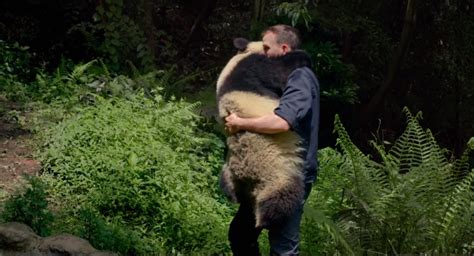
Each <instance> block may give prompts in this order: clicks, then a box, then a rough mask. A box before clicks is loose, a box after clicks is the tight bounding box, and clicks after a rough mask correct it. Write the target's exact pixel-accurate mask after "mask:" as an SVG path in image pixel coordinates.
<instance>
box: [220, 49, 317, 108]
mask: <svg viewBox="0 0 474 256" xmlns="http://www.w3.org/2000/svg"><path fill="white" fill-rule="evenodd" d="M304 66H311V60H310V58H309V56H308V55H307V54H306V53H305V52H304V51H300V50H295V51H292V52H289V53H287V54H285V55H283V56H279V57H270V58H269V57H266V56H265V55H262V54H258V53H254V54H251V55H249V56H248V57H246V58H245V59H243V60H242V61H240V62H239V63H238V64H237V66H236V67H235V69H234V70H233V71H232V73H231V74H229V75H228V76H227V78H226V79H225V83H224V85H223V86H222V87H221V88H219V91H218V94H217V98H218V99H219V98H220V97H222V95H224V94H226V93H228V92H230V91H243V92H251V93H256V94H259V95H262V96H266V97H270V98H274V99H279V98H280V97H281V95H282V94H283V89H284V88H285V85H286V81H287V79H288V76H289V75H290V73H291V72H292V71H293V70H295V69H296V68H299V67H304Z"/></svg>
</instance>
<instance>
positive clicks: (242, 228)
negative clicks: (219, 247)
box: [229, 203, 262, 256]
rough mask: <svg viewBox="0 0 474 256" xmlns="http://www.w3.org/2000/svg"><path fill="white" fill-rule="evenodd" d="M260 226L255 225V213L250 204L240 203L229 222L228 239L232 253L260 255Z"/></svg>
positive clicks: (251, 255)
mask: <svg viewBox="0 0 474 256" xmlns="http://www.w3.org/2000/svg"><path fill="white" fill-rule="evenodd" d="M261 232H262V229H261V228H256V227H255V214H254V210H253V207H252V206H250V204H245V203H243V204H240V207H239V210H238V211H237V213H236V215H235V217H234V219H233V220H232V222H231V223H230V228H229V241H230V247H231V249H232V253H233V254H234V255H236V256H238V255H245V256H247V255H250V256H253V255H260V250H259V248H258V236H259V235H260V233H261Z"/></svg>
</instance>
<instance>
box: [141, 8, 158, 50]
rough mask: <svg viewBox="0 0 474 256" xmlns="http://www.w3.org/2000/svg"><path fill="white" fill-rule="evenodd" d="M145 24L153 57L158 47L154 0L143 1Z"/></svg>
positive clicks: (148, 44)
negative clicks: (154, 19)
mask: <svg viewBox="0 0 474 256" xmlns="http://www.w3.org/2000/svg"><path fill="white" fill-rule="evenodd" d="M143 10H144V12H145V13H144V16H143V24H144V26H145V27H144V31H145V35H146V39H147V42H146V43H147V46H148V48H149V50H150V51H151V54H152V56H153V59H154V58H155V49H156V38H155V34H156V33H155V32H156V28H155V23H154V21H153V13H154V4H153V0H144V1H143Z"/></svg>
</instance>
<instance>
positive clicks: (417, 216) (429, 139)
mask: <svg viewBox="0 0 474 256" xmlns="http://www.w3.org/2000/svg"><path fill="white" fill-rule="evenodd" d="M405 113H406V115H407V119H408V122H407V127H406V129H405V131H404V133H403V134H402V135H401V136H400V137H399V139H398V140H397V141H396V142H395V143H394V144H393V146H392V147H391V148H390V149H389V150H387V149H385V146H386V145H383V144H382V145H379V144H376V143H375V142H374V143H373V146H374V148H375V150H376V151H377V152H378V154H379V155H380V156H379V158H380V159H381V160H380V161H379V162H377V161H374V160H372V159H371V158H370V157H369V156H367V155H364V154H363V153H362V152H361V151H360V150H359V149H358V148H357V147H356V146H355V145H354V144H353V143H352V141H351V140H350V138H349V136H348V134H347V132H346V131H345V129H344V127H343V126H342V123H341V121H340V120H339V119H338V118H336V121H335V130H336V131H337V133H338V135H339V139H338V145H339V146H340V148H341V149H342V152H343V156H344V158H345V159H346V161H345V162H344V164H343V165H342V168H343V169H344V171H345V175H346V177H347V179H348V183H347V185H346V186H345V187H344V188H345V193H344V197H343V199H341V200H344V204H345V205H343V207H342V208H341V209H340V210H339V212H338V214H337V215H335V216H334V215H333V216H332V217H333V218H334V217H337V218H336V221H337V227H336V228H334V229H333V230H332V231H334V232H333V233H338V234H339V235H338V237H339V238H340V239H338V241H340V242H346V243H348V244H350V248H352V250H353V251H354V252H355V253H357V254H370V253H377V254H415V253H416V254H418V253H429V254H432V253H433V254H437V253H442V254H445V253H446V254H451V253H454V254H457V253H467V254H471V253H472V244H473V237H474V229H473V226H472V216H473V214H474V208H473V207H472V200H473V197H474V191H473V186H472V184H473V182H474V171H473V170H472V169H471V168H470V167H469V164H468V160H469V158H468V155H469V152H471V151H472V148H471V147H468V149H467V150H466V152H465V154H464V155H463V157H462V158H461V159H459V160H456V161H454V162H451V161H448V160H447V159H446V157H445V156H444V153H445V151H444V150H442V149H441V148H440V147H439V146H438V144H437V143H436V141H435V139H434V137H433V135H432V134H431V132H430V131H429V130H423V128H422V127H421V125H420V124H419V119H420V118H421V115H417V116H413V115H412V114H411V113H410V112H409V111H408V110H407V109H405ZM323 171H324V170H323ZM341 244H342V243H340V245H341ZM338 251H339V252H344V251H342V250H338Z"/></svg>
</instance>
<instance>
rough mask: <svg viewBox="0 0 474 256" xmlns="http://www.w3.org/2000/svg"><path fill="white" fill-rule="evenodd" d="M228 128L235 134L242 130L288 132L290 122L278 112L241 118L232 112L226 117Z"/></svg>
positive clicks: (267, 132)
mask: <svg viewBox="0 0 474 256" xmlns="http://www.w3.org/2000/svg"><path fill="white" fill-rule="evenodd" d="M225 121H226V123H225V127H226V130H227V131H228V132H229V133H231V134H234V133H236V132H238V131H240V130H245V131H249V132H256V133H266V134H275V133H280V132H286V131H288V130H289V129H290V125H289V124H288V122H287V121H286V120H285V119H283V118H281V117H279V116H278V115H276V114H270V115H266V116H262V117H256V118H241V117H238V116H237V115H236V114H233V113H232V114H230V115H229V116H227V117H226V118H225Z"/></svg>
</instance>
